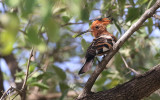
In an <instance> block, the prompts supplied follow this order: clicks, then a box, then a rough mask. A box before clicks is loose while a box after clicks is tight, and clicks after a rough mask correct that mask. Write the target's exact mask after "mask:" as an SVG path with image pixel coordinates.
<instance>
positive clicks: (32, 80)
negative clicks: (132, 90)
mask: <svg viewBox="0 0 160 100" xmlns="http://www.w3.org/2000/svg"><path fill="white" fill-rule="evenodd" d="M155 2H156V0H1V1H0V69H1V71H2V75H3V79H2V80H1V82H3V86H2V87H1V88H0V90H3V87H4V88H5V90H6V89H7V88H9V86H10V85H12V86H17V87H18V86H19V85H18V84H20V83H22V81H23V79H24V77H25V74H24V73H25V71H26V65H27V60H28V58H29V53H30V50H31V48H32V47H34V57H32V62H31V65H30V70H29V78H28V81H27V85H28V87H27V94H26V95H27V99H32V98H34V96H33V95H34V94H36V95H39V98H40V97H46V98H49V95H51V96H52V97H50V99H52V100H53V99H55V100H72V99H74V98H76V97H77V95H78V94H79V93H80V91H81V90H82V88H83V86H84V84H85V82H86V81H87V79H88V77H89V76H90V74H91V73H92V72H93V70H94V68H95V66H96V65H97V61H96V60H95V61H94V65H93V67H92V70H90V71H89V72H87V73H86V74H84V75H80V76H79V75H78V74H77V73H78V71H79V69H80V68H81V67H82V65H83V63H82V62H83V58H84V55H85V51H86V49H87V47H88V45H89V44H90V42H91V41H92V39H93V37H92V35H91V34H90V33H86V34H84V35H83V36H80V37H78V38H74V36H75V34H76V33H79V32H81V31H85V30H87V29H89V26H90V25H91V23H92V21H93V19H94V18H97V17H99V16H102V17H106V16H108V15H110V16H112V17H113V18H114V21H113V23H112V24H111V25H108V26H107V29H108V31H109V32H110V33H113V34H114V35H115V36H116V37H117V38H120V37H121V36H122V35H123V34H124V33H125V31H126V30H127V29H128V28H129V27H130V26H131V25H132V24H133V23H134V22H136V21H137V19H138V18H139V17H140V16H141V15H142V14H143V13H144V12H145V11H146V10H147V9H149V8H150V7H151V6H152V5H153V4H154V3H155ZM159 12H160V9H158V10H157V11H156V14H160V13H159ZM159 28H160V21H159V20H158V19H155V18H154V17H151V18H149V19H148V20H147V21H146V22H145V23H144V24H143V25H142V26H141V27H140V29H139V30H138V31H137V32H135V33H134V34H133V35H132V36H131V38H129V40H128V41H127V42H126V43H125V44H124V45H123V47H122V48H121V49H120V53H121V54H122V55H123V56H124V57H125V59H126V61H127V63H128V65H129V66H130V67H131V68H133V69H135V70H136V71H138V72H140V73H144V72H146V71H147V70H149V69H150V68H151V67H153V66H154V65H156V64H158V63H159V61H160V47H159V45H160V41H159V40H160V34H159V33H160V31H159ZM99 59H100V60H101V59H102V58H101V57H99ZM107 66H109V69H106V70H104V71H103V72H102V73H101V75H100V76H99V78H98V79H97V81H96V83H95V85H94V87H93V91H102V90H106V89H110V88H113V87H115V86H116V85H118V84H122V83H124V82H126V81H128V80H130V79H131V78H133V77H134V76H135V74H134V73H132V72H131V71H129V70H128V69H127V68H126V67H125V65H124V62H123V61H122V59H121V57H120V55H119V54H116V55H115V56H114V57H113V58H112V60H111V61H110V63H109V64H108V65H107ZM1 71H0V72H1ZM2 75H0V77H1V78H2ZM1 78H0V79H1ZM58 93H60V95H59V94H58ZM57 94H58V95H59V96H57ZM69 94H73V95H69ZM13 96H14V95H13ZM37 98H38V97H37ZM37 98H36V99H37ZM16 99H17V100H18V99H19V97H17V98H16ZM159 99H160V97H159V93H158V92H155V93H154V94H152V95H151V96H150V97H148V98H145V99H144V100H159Z"/></svg>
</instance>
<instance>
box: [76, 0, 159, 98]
mask: <svg viewBox="0 0 160 100" xmlns="http://www.w3.org/2000/svg"><path fill="white" fill-rule="evenodd" d="M159 7H160V0H157V2H156V3H155V4H154V5H153V6H152V7H151V8H150V9H148V10H146V11H145V13H144V14H143V15H142V16H141V17H140V18H139V20H138V21H137V22H136V23H134V24H133V25H132V26H131V27H130V28H129V29H128V30H127V31H126V32H125V34H124V35H123V36H122V37H121V38H120V39H119V40H118V41H117V42H116V44H115V45H114V47H113V49H114V50H113V51H111V52H110V53H109V54H108V55H107V56H106V57H105V58H104V59H103V60H102V61H101V63H100V64H98V65H97V67H96V69H95V70H94V72H93V73H92V75H91V76H90V78H89V79H88V81H87V83H86V84H85V86H84V88H83V91H82V94H80V95H79V96H78V99H79V98H83V97H85V96H87V95H89V94H91V88H92V86H93V85H94V82H95V81H96V79H97V77H98V76H99V75H100V73H101V72H102V71H103V70H104V69H105V67H106V65H107V64H108V62H109V61H110V59H111V58H112V57H113V56H114V55H115V54H116V53H117V52H118V50H119V49H120V47H121V46H122V45H123V44H124V42H126V41H127V39H128V38H129V37H130V36H131V35H132V34H133V33H134V32H135V31H137V30H138V29H139V28H140V26H141V25H142V24H143V23H144V22H145V21H146V20H147V18H150V17H151V16H152V15H153V14H154V13H155V11H156V10H157V9H158V8H159Z"/></svg>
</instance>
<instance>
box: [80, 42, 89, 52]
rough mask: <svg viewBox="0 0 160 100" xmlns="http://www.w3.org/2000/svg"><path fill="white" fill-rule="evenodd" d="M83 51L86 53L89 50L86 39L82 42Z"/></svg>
mask: <svg viewBox="0 0 160 100" xmlns="http://www.w3.org/2000/svg"><path fill="white" fill-rule="evenodd" d="M81 45H82V50H83V51H84V52H85V51H86V50H87V48H88V45H87V42H86V40H85V39H82V40H81Z"/></svg>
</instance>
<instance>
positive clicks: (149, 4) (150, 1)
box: [142, 0, 154, 9]
mask: <svg viewBox="0 0 160 100" xmlns="http://www.w3.org/2000/svg"><path fill="white" fill-rule="evenodd" d="M142 1H143V0H142ZM153 1H154V0H149V3H148V5H147V9H149V8H150V6H151V4H152V2H153Z"/></svg>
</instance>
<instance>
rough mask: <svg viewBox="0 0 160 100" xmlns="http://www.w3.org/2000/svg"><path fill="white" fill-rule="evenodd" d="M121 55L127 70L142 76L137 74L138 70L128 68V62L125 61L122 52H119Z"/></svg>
mask: <svg viewBox="0 0 160 100" xmlns="http://www.w3.org/2000/svg"><path fill="white" fill-rule="evenodd" d="M119 54H120V56H121V58H122V60H123V62H124V64H125V67H126V68H127V69H129V70H130V71H131V72H133V73H134V74H135V75H136V76H138V75H140V73H139V72H137V71H136V70H134V69H132V68H131V67H129V66H128V64H127V62H126V60H125V59H124V57H123V56H122V55H121V53H120V52H119Z"/></svg>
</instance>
